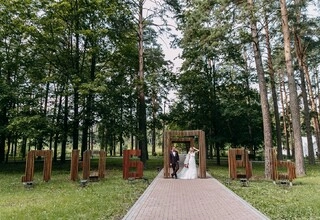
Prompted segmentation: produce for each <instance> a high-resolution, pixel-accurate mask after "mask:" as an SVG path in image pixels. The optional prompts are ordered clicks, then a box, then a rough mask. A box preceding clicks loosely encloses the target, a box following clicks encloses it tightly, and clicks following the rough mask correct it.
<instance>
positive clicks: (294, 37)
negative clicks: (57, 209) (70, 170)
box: [0, 0, 320, 178]
mask: <svg viewBox="0 0 320 220" xmlns="http://www.w3.org/2000/svg"><path fill="white" fill-rule="evenodd" d="M150 2H153V3H152V4H151V6H150V5H146V4H147V2H146V1H144V0H139V1H131V0H123V1H120V0H119V1H116V0H110V1H101V0H92V1H85V0H59V1H46V0H44V1H38V0H22V1H17V0H14V1H5V2H1V5H0V17H1V19H0V20H1V21H0V22H1V23H0V27H1V31H0V50H1V54H0V60H1V66H0V84H1V85H0V161H1V162H6V163H8V162H10V161H12V160H14V161H15V160H20V159H24V158H25V155H26V153H27V152H28V151H29V150H33V149H52V150H53V152H54V158H53V159H54V161H60V162H62V163H63V162H64V161H65V160H66V159H67V156H68V153H69V152H70V151H71V150H72V149H80V150H81V153H83V152H84V151H85V150H87V149H94V148H98V149H105V150H107V151H108V154H109V155H112V156H115V155H117V154H118V155H120V156H121V155H122V151H123V149H131V148H137V149H141V152H142V155H141V160H142V161H143V163H146V162H147V161H148V157H149V155H150V154H152V155H155V154H162V152H163V143H162V134H163V131H164V130H166V129H178V130H196V129H200V130H203V131H205V134H206V145H207V146H206V149H207V157H208V158H213V157H215V158H216V160H217V163H218V164H219V163H220V162H219V161H220V156H221V155H223V154H224V151H225V150H226V149H228V148H229V147H245V148H247V149H248V150H249V151H250V154H251V155H252V157H253V158H256V156H257V155H259V156H260V157H261V158H263V159H264V161H265V165H266V166H265V176H266V178H270V175H271V169H272V168H271V167H270V166H269V164H270V153H269V152H270V149H272V148H276V149H277V152H278V158H279V159H282V158H284V156H285V157H286V158H289V159H293V160H294V161H295V163H296V169H297V175H298V176H303V175H304V174H305V166H304V163H305V159H306V158H305V154H304V152H303V148H302V136H306V138H307V145H308V154H307V155H308V157H307V159H308V160H307V161H308V163H310V164H314V163H315V158H316V155H315V153H314V152H319V150H320V128H319V119H318V111H319V97H320V96H319V77H318V72H319V63H318V62H319V59H318V56H319V55H318V54H319V51H318V50H319V18H318V17H317V16H315V15H312V16H310V14H308V10H307V6H309V7H310V5H311V6H312V7H313V8H315V7H316V4H315V3H314V2H313V1H303V0H294V1H284V0H280V1H275V2H270V1H263V0H261V1H256V2H255V3H253V2H252V1H251V0H248V1H228V0H225V1H206V0H202V1H196V0H191V1H190V0H188V1H184V0H172V1H150ZM316 15H317V14H316ZM171 19H174V20H175V22H176V24H177V26H176V27H173V26H172V25H170V20H171ZM172 29H177V30H178V31H179V32H180V33H181V35H180V36H176V35H175V33H176V32H175V31H172ZM164 35H167V36H169V37H170V38H171V39H172V41H171V45H170V46H172V47H179V48H181V51H182V52H181V54H180V58H181V60H182V61H183V63H182V65H181V68H179V70H178V71H175V70H174V69H173V68H174V64H173V61H172V60H167V59H166V57H165V51H164V49H163V48H162V45H161V44H160V43H159V39H161V37H163V36H164ZM171 91H175V99H174V100H171V99H169V98H168V96H169V94H170V92H171ZM169 107H170V108H169ZM312 137H314V138H315V142H316V144H315V146H316V150H314V144H313V142H312ZM156 149H159V150H158V151H157V150H156ZM283 152H285V154H283ZM81 155H82V154H81Z"/></svg>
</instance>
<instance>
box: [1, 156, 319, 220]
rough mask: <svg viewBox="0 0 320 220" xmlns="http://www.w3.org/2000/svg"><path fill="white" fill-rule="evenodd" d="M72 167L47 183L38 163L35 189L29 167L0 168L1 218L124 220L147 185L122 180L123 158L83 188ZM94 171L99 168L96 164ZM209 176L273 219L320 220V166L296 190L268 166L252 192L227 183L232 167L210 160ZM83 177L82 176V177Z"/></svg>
mask: <svg viewBox="0 0 320 220" xmlns="http://www.w3.org/2000/svg"><path fill="white" fill-rule="evenodd" d="M162 163H163V162H162V158H161V157H152V158H151V159H150V160H149V161H148V162H147V166H146V169H145V170H144V176H145V177H147V178H148V179H149V180H150V181H152V179H153V178H155V176H156V175H157V174H158V172H157V168H158V167H160V168H162ZM69 166H70V165H69V163H68V162H67V163H66V164H64V165H61V164H53V171H52V178H51V180H50V181H49V182H43V181H42V165H41V163H40V164H38V163H37V164H36V167H35V171H36V173H35V177H34V187H32V188H25V187H24V186H23V184H22V183H21V176H23V175H24V163H11V164H0V195H1V196H0V219H122V217H123V216H124V215H125V214H126V213H127V211H128V210H129V209H130V207H131V206H132V205H133V204H134V202H135V201H136V200H137V199H138V198H139V196H140V195H141V194H142V193H143V191H144V190H145V189H146V188H147V186H148V184H147V182H145V181H142V180H141V181H140V180H137V181H134V182H132V183H131V182H128V181H126V180H123V179H122V170H121V169H122V159H121V158H107V171H106V178H105V179H103V180H101V181H99V182H90V183H89V184H88V185H87V186H86V187H81V186H80V183H79V181H76V182H73V181H70V180H69V175H70V173H69V170H70V167H69ZM92 167H93V168H94V167H95V165H92ZM207 168H208V172H209V173H210V174H211V175H212V176H213V177H215V178H217V179H218V180H219V181H221V183H223V184H224V185H226V186H227V187H229V188H230V189H231V190H232V191H234V192H235V193H236V194H238V195H239V196H241V197H242V198H244V199H245V200H246V201H248V202H249V203H250V204H252V205H253V206H254V207H255V208H257V209H258V210H260V211H261V212H262V213H264V214H265V215H267V216H268V217H270V218H271V219H320V208H319V207H320V167H319V165H317V166H307V175H306V176H305V177H300V178H297V179H295V180H294V182H293V186H292V187H287V186H280V185H279V184H274V183H273V182H272V181H266V180H264V178H263V176H264V174H263V173H264V167H263V163H254V164H253V178H252V179H251V180H250V182H249V186H248V187H243V186H241V184H240V182H239V181H235V180H234V181H231V182H230V181H226V180H227V179H228V167H227V165H226V164H224V165H221V166H217V165H215V164H214V162H213V161H208V165H207ZM79 174H81V172H80V173H79Z"/></svg>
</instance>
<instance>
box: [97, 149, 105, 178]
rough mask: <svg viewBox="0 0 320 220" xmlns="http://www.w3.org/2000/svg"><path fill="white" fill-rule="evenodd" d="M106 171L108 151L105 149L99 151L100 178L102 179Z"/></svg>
mask: <svg viewBox="0 0 320 220" xmlns="http://www.w3.org/2000/svg"><path fill="white" fill-rule="evenodd" d="M105 172H106V152H105V151H104V150H101V151H99V166H98V178H99V179H102V178H104V176H105Z"/></svg>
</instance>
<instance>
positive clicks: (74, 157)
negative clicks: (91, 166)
mask: <svg viewBox="0 0 320 220" xmlns="http://www.w3.org/2000/svg"><path fill="white" fill-rule="evenodd" d="M78 170H79V150H72V153H71V167H70V179H71V180H72V181H76V180H77V179H78Z"/></svg>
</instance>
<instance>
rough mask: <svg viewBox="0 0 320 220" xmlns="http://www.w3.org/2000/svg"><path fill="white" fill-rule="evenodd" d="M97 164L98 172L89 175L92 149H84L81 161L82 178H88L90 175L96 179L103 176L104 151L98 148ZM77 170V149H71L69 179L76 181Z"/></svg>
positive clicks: (104, 167) (104, 169)
mask: <svg viewBox="0 0 320 220" xmlns="http://www.w3.org/2000/svg"><path fill="white" fill-rule="evenodd" d="M98 153H99V164H98V174H97V175H96V176H93V175H91V157H92V150H86V151H85V152H83V161H82V178H83V179H84V180H88V179H90V178H91V177H94V178H97V179H103V178H104V177H105V171H106V152H105V151H104V150H100V151H99V152H98ZM78 170H79V150H72V155H71V168H70V179H71V180H73V181H76V180H77V179H78Z"/></svg>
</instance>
